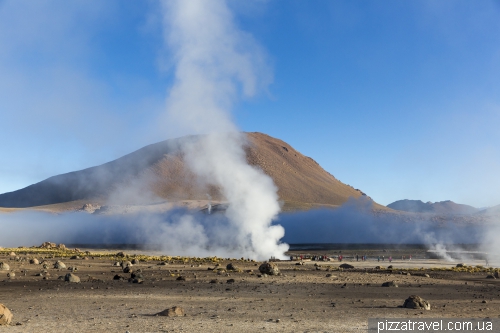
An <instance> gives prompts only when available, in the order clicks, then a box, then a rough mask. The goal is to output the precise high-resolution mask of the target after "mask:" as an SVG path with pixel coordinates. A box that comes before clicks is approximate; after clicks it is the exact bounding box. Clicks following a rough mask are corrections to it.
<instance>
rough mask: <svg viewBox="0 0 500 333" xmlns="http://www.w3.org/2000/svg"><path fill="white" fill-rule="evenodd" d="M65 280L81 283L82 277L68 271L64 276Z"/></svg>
mask: <svg viewBox="0 0 500 333" xmlns="http://www.w3.org/2000/svg"><path fill="white" fill-rule="evenodd" d="M64 281H66V282H71V283H80V278H79V277H78V276H76V275H75V274H73V273H68V274H66V276H64Z"/></svg>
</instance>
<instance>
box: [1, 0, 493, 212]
mask: <svg viewBox="0 0 500 333" xmlns="http://www.w3.org/2000/svg"><path fill="white" fill-rule="evenodd" d="M229 4H230V7H231V9H232V10H233V12H234V15H235V18H236V22H237V24H238V26H239V27H240V28H241V29H242V30H244V31H246V32H248V33H249V34H251V35H253V37H254V39H255V40H257V42H258V43H259V44H260V45H261V46H262V48H263V49H264V50H265V51H266V53H267V56H268V59H267V61H268V62H269V64H270V67H271V68H272V74H273V78H274V79H273V82H272V84H270V85H269V87H268V89H267V92H266V93H261V94H260V95H258V96H256V97H254V98H251V99H245V100H242V101H240V102H238V103H237V104H236V106H235V108H234V110H233V111H234V119H235V121H236V123H237V124H238V126H239V127H240V128H241V129H242V130H244V131H259V132H264V133H267V134H269V135H271V136H274V137H278V138H280V139H282V140H284V141H286V142H288V143H289V144H291V145H292V146H293V147H295V148H296V149H298V150H299V151H301V152H302V153H303V154H305V155H308V156H310V157H312V158H314V159H315V160H316V161H317V162H318V163H320V164H321V165H322V166H323V168H325V169H326V170H327V171H329V172H330V173H332V174H333V175H335V177H337V178H338V179H339V180H341V181H343V182H345V183H347V184H351V185H352V186H354V187H356V188H360V189H361V190H363V191H364V192H366V193H367V194H368V195H370V196H371V197H372V198H373V199H374V200H375V201H377V202H379V203H381V204H389V203H391V202H393V201H395V200H399V199H405V198H407V199H421V200H423V201H441V200H448V199H449V200H453V201H455V202H459V203H465V204H470V205H473V206H476V207H484V206H491V205H497V204H500V176H499V170H500V2H498V1H459V0H457V1H351V0H350V1H326V0H324V1H293V0H289V1H284V0H280V1H255V2H251V3H249V2H247V1H244V2H243V1H241V2H235V1H232V2H229ZM161 20H162V17H161V14H160V10H159V5H158V3H157V2H155V1H111V0H110V1H97V0H95V1H36V2H33V1H19V0H12V1H5V0H0V142H1V154H0V193H3V192H8V191H13V190H16V189H19V188H22V187H25V186H28V185H30V184H32V183H35V182H38V181H41V180H43V179H45V178H48V177H50V176H53V175H56V174H60V173H64V172H69V171H75V170H79V169H83V168H86V167H90V166H94V165H98V164H102V163H105V162H107V161H109V160H112V159H115V158H117V157H120V156H122V155H124V154H126V153H129V152H131V151H133V150H135V149H138V148H141V147H142V146H144V145H146V144H150V143H154V142H157V141H161V140H164V139H168V138H172V137H174V136H176V135H178V133H173V132H170V131H168V130H164V131H162V130H161V129H160V130H159V129H158V126H156V124H157V119H158V117H159V116H160V115H161V113H162V112H164V108H165V98H166V96H167V91H168V88H169V87H170V85H171V83H172V75H173V70H172V61H171V59H170V58H169V56H170V53H169V50H168V48H167V46H166V45H165V43H164V36H163V31H162V21H161ZM186 134H187V133H186Z"/></svg>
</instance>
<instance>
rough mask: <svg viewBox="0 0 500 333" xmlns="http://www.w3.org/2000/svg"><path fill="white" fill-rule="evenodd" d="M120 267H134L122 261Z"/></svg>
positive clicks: (128, 262)
mask: <svg viewBox="0 0 500 333" xmlns="http://www.w3.org/2000/svg"><path fill="white" fill-rule="evenodd" d="M121 266H122V268H125V267H132V266H134V265H132V262H130V261H122V263H121Z"/></svg>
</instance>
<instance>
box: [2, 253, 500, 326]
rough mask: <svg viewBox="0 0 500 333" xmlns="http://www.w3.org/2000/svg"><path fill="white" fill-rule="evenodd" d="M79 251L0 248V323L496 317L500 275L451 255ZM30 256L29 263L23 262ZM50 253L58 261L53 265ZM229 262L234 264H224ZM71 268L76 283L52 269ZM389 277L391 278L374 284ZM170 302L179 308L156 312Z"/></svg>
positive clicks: (346, 322) (333, 322) (354, 322)
mask: <svg viewBox="0 0 500 333" xmlns="http://www.w3.org/2000/svg"><path fill="white" fill-rule="evenodd" d="M12 251H14V252H15V255H13V254H12V253H11V252H12ZM82 251H88V252H80V253H76V252H72V251H67V252H64V251H53V252H51V251H48V250H47V251H42V250H41V249H27V248H23V249H3V250H1V251H0V262H4V263H5V264H7V265H8V266H9V270H2V271H0V303H3V304H4V305H5V306H7V307H8V308H9V309H10V310H11V311H12V313H13V320H12V323H11V324H10V325H9V326H0V331H1V332H12V333H14V332H127V331H128V332H130V333H132V332H364V331H366V328H367V319H368V318H419V317H420V318H429V317H433V318H448V317H459V318H487V317H489V318H491V319H494V318H499V317H500V307H499V305H500V284H499V281H500V280H497V279H494V278H491V277H490V278H487V276H488V275H494V273H495V269H493V268H483V267H482V266H479V267H476V265H484V261H479V260H478V261H468V262H467V261H466V262H465V264H466V265H467V266H466V267H464V268H460V269H457V268H454V267H455V266H456V264H457V262H453V263H452V262H446V261H441V260H431V259H424V258H414V259H413V260H412V261H408V260H405V261H402V260H401V258H400V257H399V254H398V253H395V254H394V257H395V258H396V257H399V258H398V259H397V260H394V261H393V262H392V263H391V264H392V266H393V269H388V265H389V263H388V262H387V261H385V262H380V263H379V262H378V261H377V260H376V257H375V258H374V257H371V258H368V260H367V261H358V262H357V261H351V259H348V260H347V262H346V263H349V264H352V265H353V266H354V269H339V265H340V264H341V263H339V262H338V261H331V262H327V261H305V262H303V264H300V263H298V262H297V261H281V262H278V263H277V265H278V267H279V270H280V273H281V275H277V276H271V275H268V276H262V275H261V274H260V272H259V265H260V264H261V263H259V262H253V261H248V260H227V259H215V258H205V259H196V258H180V257H157V256H151V255H150V254H151V253H148V254H149V255H150V256H143V255H134V253H135V252H136V251H125V254H126V255H128V256H126V257H118V256H116V253H117V252H118V251H119V250H116V251H113V250H111V251H109V250H108V251H104V250H95V249H94V250H93V249H82ZM352 254H353V253H350V254H349V253H345V254H344V256H345V257H349V256H352ZM76 255H78V257H77V258H76V259H70V258H71V257H72V256H76ZM34 258H37V259H38V260H39V263H38V264H33V263H30V259H34ZM134 259H135V260H138V263H137V264H134V265H133V266H131V267H130V268H129V270H130V271H131V272H135V273H136V274H141V275H138V276H136V281H135V282H136V283H134V282H132V281H130V282H129V281H128V280H129V278H130V277H131V273H130V272H129V273H125V272H124V271H123V269H122V268H121V267H119V266H114V264H115V263H116V262H120V263H121V262H126V261H132V260H134ZM58 260H60V261H62V262H63V263H64V264H65V265H66V268H58V269H56V268H54V264H55V263H56V261H58ZM134 262H135V261H134ZM229 263H232V264H233V265H234V266H236V267H235V268H236V270H235V271H229V270H227V267H226V266H227V265H228V264H229ZM344 263H345V262H344ZM217 264H218V266H217ZM43 265H45V267H46V268H44V266H43ZM378 265H380V266H381V268H379V269H375V267H376V266H378ZM71 268H73V269H74V268H76V270H74V271H73V274H75V275H77V276H78V277H79V278H80V280H81V281H80V283H73V282H65V281H64V279H61V278H60V277H64V276H65V275H66V274H68V273H70V272H71ZM139 269H140V271H138V270H139ZM12 273H15V276H14V277H12ZM7 274H10V275H11V277H10V278H9V277H8V276H7ZM426 274H427V275H428V276H426ZM115 275H120V276H121V277H123V278H124V279H123V280H114V277H115ZM180 277H182V278H180ZM388 281H395V283H396V284H397V285H398V287H397V288H396V287H382V286H381V285H382V283H384V282H388ZM137 282H139V283H137ZM410 295H418V296H420V297H422V298H424V299H425V300H427V301H429V302H430V304H431V309H430V310H429V311H426V310H420V309H419V310H416V309H407V308H403V307H402V305H403V303H404V301H405V299H406V298H407V297H408V296H410ZM174 306H177V307H182V308H183V309H184V313H185V315H184V316H175V317H169V316H157V315H156V314H157V313H159V312H161V311H163V310H165V309H168V308H172V307H174Z"/></svg>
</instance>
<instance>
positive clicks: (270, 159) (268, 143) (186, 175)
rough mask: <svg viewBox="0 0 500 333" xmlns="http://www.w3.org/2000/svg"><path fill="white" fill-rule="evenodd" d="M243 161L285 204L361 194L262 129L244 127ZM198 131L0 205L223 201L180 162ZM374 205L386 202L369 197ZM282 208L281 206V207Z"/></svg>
mask: <svg viewBox="0 0 500 333" xmlns="http://www.w3.org/2000/svg"><path fill="white" fill-rule="evenodd" d="M246 136H247V138H248V144H247V145H245V147H244V148H245V153H246V157H247V161H248V163H249V164H250V165H253V166H255V167H258V168H260V169H261V170H262V171H264V172H265V173H266V174H267V175H269V176H270V177H271V178H272V179H273V181H274V183H275V184H276V186H277V189H278V196H279V198H280V200H281V201H283V202H284V206H285V208H286V207H288V208H289V209H290V210H294V209H298V210H300V209H308V208H312V207H317V206H325V207H337V206H340V205H342V204H343V203H345V202H346V201H347V200H348V199H349V198H350V197H354V198H359V197H361V196H365V194H364V193H363V192H362V191H361V190H358V189H354V188H353V187H352V186H350V185H347V184H344V183H342V182H341V181H339V180H338V179H336V178H335V177H334V176H333V175H331V174H330V173H328V172H327V171H325V170H324V169H323V168H322V167H321V166H320V165H319V164H318V163H317V162H316V161H314V160H313V159H312V158H310V157H307V156H304V155H303V154H301V153H300V152H298V151H297V150H295V149H294V148H293V147H291V146H290V145H289V144H288V143H286V142H284V141H282V140H280V139H277V138H273V137H271V136H269V135H267V134H263V133H258V132H253V133H246ZM200 138H202V136H187V137H182V138H177V139H170V140H165V141H161V142H158V143H154V144H151V145H147V146H145V147H143V148H141V149H138V150H136V151H134V152H132V153H130V154H127V155H124V156H122V157H120V158H118V159H115V160H113V161H110V162H107V163H104V164H101V165H98V166H95V167H91V168H86V169H83V170H79V171H73V172H69V173H65V174H61V175H56V176H53V177H50V178H47V179H45V180H43V181H41V182H38V183H36V184H32V185H30V186H27V187H25V188H23V189H19V190H17V191H13V192H8V193H4V194H0V207H8V208H28V207H35V206H45V205H61V204H64V203H69V202H82V201H89V202H90V201H95V202H115V203H123V202H128V203H131V202H134V203H136V202H137V200H143V203H147V202H151V201H154V200H156V199H157V198H161V199H164V200H170V201H182V200H206V199H207V194H208V195H209V197H210V198H211V199H213V200H215V201H224V199H225V198H223V196H222V194H221V191H220V189H219V188H218V187H217V186H216V185H214V184H210V183H209V182H207V181H206V180H200V179H198V178H197V177H196V176H195V175H194V174H193V173H192V172H191V171H190V170H189V168H187V167H186V165H185V162H184V159H183V156H184V154H183V148H182V147H183V145H184V144H185V143H186V142H190V141H193V140H199V139H200ZM374 206H375V207H376V208H377V209H382V210H387V208H386V207H384V206H381V205H379V204H376V203H374ZM285 210H287V209H285Z"/></svg>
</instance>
